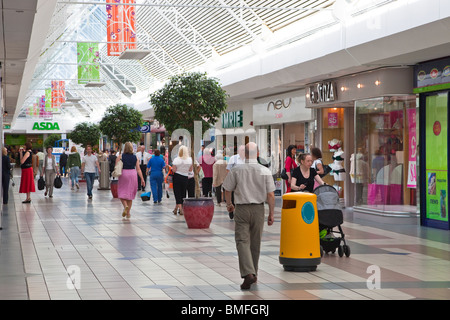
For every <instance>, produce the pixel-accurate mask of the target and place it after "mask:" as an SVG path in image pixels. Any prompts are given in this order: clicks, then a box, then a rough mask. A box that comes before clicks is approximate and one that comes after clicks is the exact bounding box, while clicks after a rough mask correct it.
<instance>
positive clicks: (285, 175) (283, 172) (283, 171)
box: [280, 168, 289, 180]
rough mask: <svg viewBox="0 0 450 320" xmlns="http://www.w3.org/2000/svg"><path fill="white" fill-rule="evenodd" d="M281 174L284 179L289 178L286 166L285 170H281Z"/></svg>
mask: <svg viewBox="0 0 450 320" xmlns="http://www.w3.org/2000/svg"><path fill="white" fill-rule="evenodd" d="M280 176H281V179H283V180H288V179H289V177H288V175H287V174H286V168H283V170H281V174H280Z"/></svg>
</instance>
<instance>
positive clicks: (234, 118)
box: [222, 110, 243, 129]
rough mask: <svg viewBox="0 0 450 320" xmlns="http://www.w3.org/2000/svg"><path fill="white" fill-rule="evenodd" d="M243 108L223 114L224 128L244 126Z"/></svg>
mask: <svg viewBox="0 0 450 320" xmlns="http://www.w3.org/2000/svg"><path fill="white" fill-rule="evenodd" d="M242 121H243V116H242V110H239V111H232V112H227V113H224V114H222V128H224V129H227V128H240V127H242V126H243V122H242Z"/></svg>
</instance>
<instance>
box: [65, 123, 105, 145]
mask: <svg viewBox="0 0 450 320" xmlns="http://www.w3.org/2000/svg"><path fill="white" fill-rule="evenodd" d="M100 136H101V132H100V128H99V126H98V125H97V124H95V123H91V122H80V123H77V124H76V125H75V128H74V129H73V130H72V132H71V133H69V134H68V138H69V139H70V140H72V142H73V143H75V144H81V146H82V147H83V148H86V146H87V145H90V146H92V147H93V146H95V145H97V144H98V141H99V139H100Z"/></svg>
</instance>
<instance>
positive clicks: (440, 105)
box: [425, 94, 448, 221]
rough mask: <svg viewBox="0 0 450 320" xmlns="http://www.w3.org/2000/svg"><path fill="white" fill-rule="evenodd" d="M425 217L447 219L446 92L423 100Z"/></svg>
mask: <svg viewBox="0 0 450 320" xmlns="http://www.w3.org/2000/svg"><path fill="white" fill-rule="evenodd" d="M426 106H427V108H426V116H425V117H426V136H425V138H426V180H427V191H426V209H427V213H426V218H427V219H433V220H439V221H448V189H447V186H448V181H447V176H448V172H447V161H448V159H447V152H448V146H447V95H446V94H441V95H433V96H428V97H427V102H426Z"/></svg>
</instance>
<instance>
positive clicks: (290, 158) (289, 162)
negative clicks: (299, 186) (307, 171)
mask: <svg viewBox="0 0 450 320" xmlns="http://www.w3.org/2000/svg"><path fill="white" fill-rule="evenodd" d="M296 153H297V147H296V146H294V145H292V144H291V145H290V146H289V147H288V148H287V150H286V161H285V162H284V169H285V170H286V175H287V176H288V178H287V180H286V192H291V181H292V171H294V169H295V168H297V163H296V162H295V155H296Z"/></svg>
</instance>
